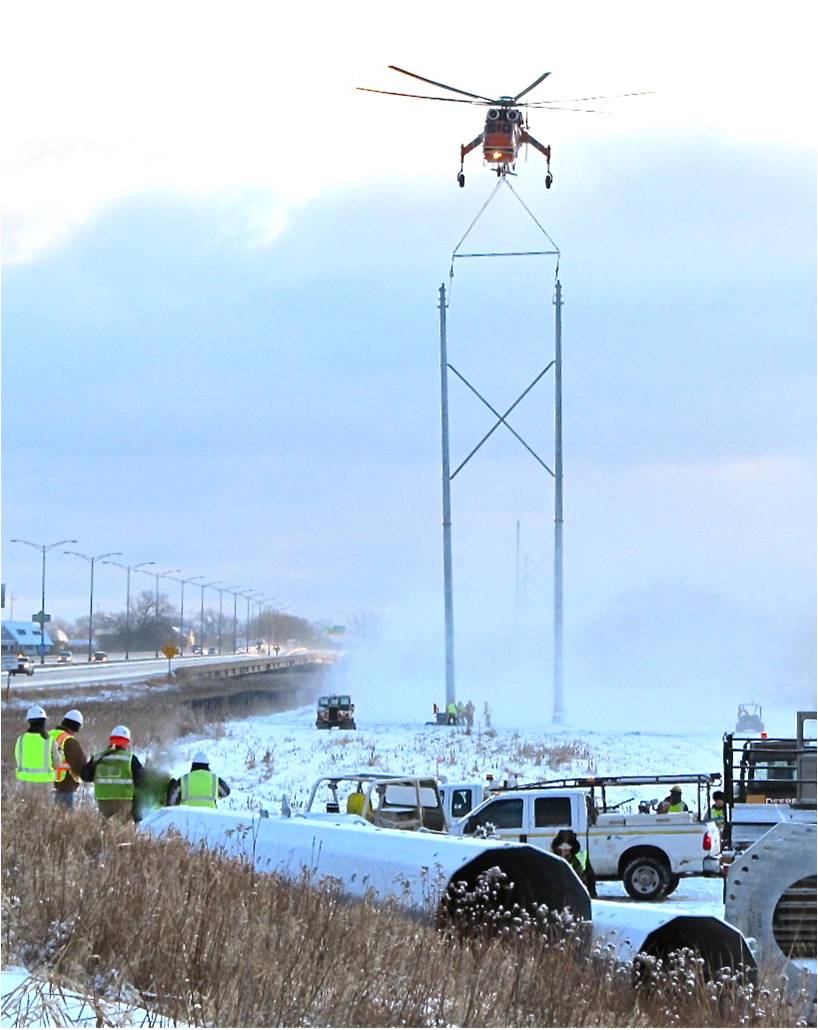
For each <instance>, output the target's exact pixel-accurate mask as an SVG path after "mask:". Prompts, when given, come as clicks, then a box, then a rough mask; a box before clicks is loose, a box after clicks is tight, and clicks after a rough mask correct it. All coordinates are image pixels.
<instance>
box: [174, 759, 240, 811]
mask: <svg viewBox="0 0 818 1030" xmlns="http://www.w3.org/2000/svg"><path fill="white" fill-rule="evenodd" d="M229 793H230V788H229V787H228V785H227V784H226V783H225V782H224V780H223V779H222V778H221V777H220V776H217V775H216V774H215V773H214V772H211V770H210V759H209V758H208V757H207V755H206V754H205V753H204V751H197V752H196V754H195V755H194V756H193V762H192V763H191V766H190V772H186V773H185V774H184V775H183V776H180V777H179V779H178V780H173V781H172V783H171V786H170V792H169V795H168V804H169V805H190V806H191V807H192V808H216V804H217V801H218V799H219V798H226V797H227V795H228V794H229Z"/></svg>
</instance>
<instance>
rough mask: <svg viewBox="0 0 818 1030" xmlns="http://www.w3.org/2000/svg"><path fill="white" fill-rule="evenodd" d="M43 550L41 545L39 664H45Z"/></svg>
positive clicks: (44, 550) (44, 549)
mask: <svg viewBox="0 0 818 1030" xmlns="http://www.w3.org/2000/svg"><path fill="white" fill-rule="evenodd" d="M45 552H46V548H45V545H43V592H42V603H41V604H40V615H41V618H40V665H45Z"/></svg>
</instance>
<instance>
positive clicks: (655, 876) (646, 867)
mask: <svg viewBox="0 0 818 1030" xmlns="http://www.w3.org/2000/svg"><path fill="white" fill-rule="evenodd" d="M622 883H623V884H624V885H625V890H626V891H627V892H628V894H630V896H631V897H632V898H633V899H634V901H656V899H657V898H661V897H662V896H663V895H665V894H667V892H668V887H669V885H670V870H669V869H668V867H667V863H665V862H663V861H662V860H661V859H658V858H654V856H653V855H642V856H641V857H639V858H633V859H631V861H630V862H628V864H627V865H626V866H625V869H624V871H623V873H622Z"/></svg>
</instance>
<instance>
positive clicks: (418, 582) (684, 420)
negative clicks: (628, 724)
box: [2, 2, 816, 715]
mask: <svg viewBox="0 0 818 1030" xmlns="http://www.w3.org/2000/svg"><path fill="white" fill-rule="evenodd" d="M408 10H409V9H407V11H408ZM813 29H814V27H813V25H812V15H811V5H809V4H806V3H803V4H801V3H792V4H785V5H782V6H781V7H779V8H776V12H775V16H773V13H772V11H771V9H770V8H769V7H768V6H766V5H765V6H762V5H761V4H721V5H718V7H715V8H714V7H713V5H705V4H696V3H694V4H686V5H684V6H681V5H678V6H673V7H671V6H669V5H657V4H655V3H651V4H637V3H630V4H627V5H616V6H614V5H603V4H571V5H568V4H545V3H523V4H522V5H517V6H516V7H515V8H514V13H513V14H511V13H505V12H504V11H502V10H501V9H500V8H498V7H497V6H496V5H489V4H481V3H477V4H475V3H472V4H469V5H467V6H464V5H448V6H446V7H444V6H443V5H440V4H431V3H416V4H414V5H412V7H411V14H408V13H407V14H403V15H398V13H397V12H396V9H395V8H393V7H391V6H390V5H384V4H370V3H359V4H356V5H354V7H352V8H351V9H350V8H349V7H346V8H344V9H342V8H340V7H339V6H338V5H335V4H318V5H315V4H313V5H310V7H309V9H304V10H301V9H299V10H298V11H296V10H291V11H289V13H287V12H285V13H281V10H280V9H279V7H276V10H275V13H273V10H272V8H271V6H270V5H268V4H250V3H245V4H237V5H230V6H229V7H227V6H225V5H223V4H212V3H201V2H198V3H195V4H187V3H175V4H173V5H167V4H159V3H143V4H140V5H138V6H137V5H130V6H129V5H111V4H107V3H105V4H96V3H83V4H79V5H63V4H53V5H52V4H39V3H32V4H26V5H17V6H16V9H15V10H13V11H11V12H10V13H7V16H6V25H5V32H4V43H3V54H2V58H3V60H2V76H3V89H4V96H5V98H6V117H5V128H4V132H3V148H4V158H3V163H4V172H5V176H4V178H5V186H4V233H3V257H4V270H3V287H4V288H3V326H2V328H3V387H4V391H3V402H4V403H3V430H4V434H3V445H4V446H3V508H4V511H3V516H4V517H3V579H4V581H5V582H6V584H7V590H8V591H11V592H13V594H14V596H15V598H16V600H15V602H14V614H15V617H26V618H27V617H29V616H30V614H31V613H32V612H34V611H36V610H38V609H39V606H40V602H39V590H40V577H39V558H38V555H37V554H36V553H35V552H34V551H32V550H30V549H29V548H26V547H23V546H21V545H18V544H10V543H9V540H10V538H12V537H23V538H26V539H29V540H33V541H37V542H51V541H54V540H59V539H61V538H63V537H75V538H76V539H77V540H78V544H77V545H76V549H78V550H81V551H84V552H86V553H89V554H90V553H95V554H96V553H100V552H102V551H109V550H114V551H122V552H123V554H124V559H123V560H128V561H131V562H142V561H154V562H156V566H155V567H156V568H157V569H159V570H164V569H170V568H175V567H179V568H181V569H183V571H184V572H185V574H187V575H191V576H195V575H199V574H201V575H203V576H205V577H206V578H207V579H208V580H221V581H222V583H223V584H225V585H230V586H233V585H238V586H240V587H243V588H246V589H248V590H251V589H252V590H258V591H264V592H266V594H267V595H268V596H269V595H271V596H274V597H275V598H277V599H278V601H279V603H280V604H282V605H288V606H289V607H290V608H291V610H292V611H294V612H297V613H299V614H304V615H305V616H307V617H309V618H327V619H330V620H332V621H335V622H345V621H347V620H348V619H349V617H350V613H352V612H354V611H358V610H367V611H371V612H373V613H375V614H376V615H377V616H378V617H379V619H380V621H381V627H382V641H383V644H384V648H385V649H386V650H388V653H389V655H390V661H392V662H393V663H394V664H395V666H396V669H393V670H392V672H391V673H390V675H392V676H393V678H392V680H391V682H393V683H397V682H398V681H399V679H395V678H394V677H400V676H405V677H406V679H407V681H410V682H411V683H412V684H414V685H417V687H418V690H419V692H420V693H419V696H421V697H422V699H423V703H424V706H425V704H426V700H427V697H426V695H427V694H428V703H429V705H430V704H431V701H432V700H433V699H434V698H435V697H436V696H437V695H438V694H439V693H440V690H441V689H442V688H440V686H439V685H440V683H441V676H442V671H441V664H440V663H441V654H442V582H441V581H442V572H441V531H440V521H441V515H440V413H439V378H438V375H439V369H438V335H437V328H438V322H437V317H438V316H437V310H436V303H437V291H438V287H439V285H440V283H441V282H443V281H446V280H447V277H448V272H449V264H450V255H451V252H452V249H453V247H454V245H455V244H456V243H457V241H458V240H459V239H460V237H461V236H462V234H463V233H464V232H465V230H466V228H467V227H468V225H469V223H470V222H471V220H472V219H473V218H474V216H475V215H476V214H477V212H478V210H479V209H480V207H481V205H482V204H483V202H484V201H485V199H486V197H487V196H488V195H489V193H490V191H491V189H492V188H493V185H494V181H495V180H494V178H493V176H492V174H491V171H490V170H489V169H486V168H483V167H482V164H481V160H480V157H479V152H477V153H475V154H472V155H471V156H470V158H469V159H467V165H466V178H467V185H466V188H465V189H463V190H460V189H458V188H457V185H456V183H455V174H456V172H457V170H458V167H459V145H460V144H461V143H462V142H466V141H468V140H470V139H472V138H473V137H474V136H475V135H476V134H477V133H478V132H479V131H480V130H481V128H482V118H483V109H482V108H477V107H471V106H469V105H461V104H434V103H431V102H422V101H415V100H403V99H399V98H391V97H379V96H374V95H371V94H366V93H359V92H355V90H354V87H355V86H356V85H365V86H372V87H376V88H383V89H396V90H408V91H409V92H414V91H417V92H427V90H426V89H425V88H424V87H422V86H421V84H419V83H414V82H413V80H410V79H407V78H405V77H403V76H400V75H397V74H396V73H394V72H391V71H388V70H387V68H386V66H387V65H388V64H396V65H399V66H401V67H405V68H408V69H410V70H412V71H417V72H418V73H419V74H421V75H426V76H429V77H431V78H433V79H438V80H440V81H443V82H446V83H450V84H451V85H454V86H457V87H459V88H462V89H464V90H467V91H470V92H476V93H480V94H486V95H496V94H508V93H510V94H514V93H517V92H519V91H520V90H521V89H522V88H523V87H524V86H525V85H527V84H528V83H529V82H530V81H532V80H533V79H535V78H536V77H537V76H538V75H539V74H541V73H542V72H543V71H545V70H548V69H550V70H551V72H552V75H551V77H550V78H549V79H548V80H546V82H545V83H543V84H542V86H540V87H539V88H538V90H537V92H536V94H533V96H534V97H535V98H536V99H540V98H541V99H562V98H574V97H588V96H597V95H599V94H606V95H608V94H617V93H626V92H630V91H634V90H653V91H655V93H654V95H653V96H645V97H633V98H627V99H619V100H613V101H604V102H601V103H594V104H593V105H591V106H597V107H601V108H603V109H604V110H606V111H610V112H612V113H611V114H609V115H608V114H600V115H596V114H576V113H564V112H563V113H561V112H547V111H535V112H532V115H531V131H532V133H533V134H534V135H535V136H537V137H538V138H539V139H540V140H542V142H544V143H550V144H551V146H552V151H553V158H552V170H553V172H554V176H555V183H554V187H553V188H552V189H551V190H550V191H546V190H545V189H544V187H543V176H544V168H543V165H542V159H541V158H540V156H539V155H537V154H536V153H532V154H531V155H530V156H529V158H528V160H527V161H524V162H521V163H520V164H519V165H518V172H519V175H518V177H517V178H516V179H515V180H514V187H515V189H516V190H517V191H518V193H519V194H520V196H521V197H522V198H523V199H524V200H525V202H526V203H527V204H528V206H529V207H530V208H531V209H532V211H533V212H534V213H535V214H536V216H537V218H538V220H539V221H540V222H541V223H542V224H543V225H544V226H545V227H546V228H547V230H548V233H549V234H550V236H551V237H552V238H553V240H554V241H555V242H556V243H557V245H558V247H559V249H560V251H561V262H560V278H561V281H562V285H563V291H564V300H565V307H564V309H563V346H564V361H565V371H564V402H565V411H564V424H565V515H566V523H565V527H566V528H565V547H566V558H565V589H566V647H567V659H566V660H567V667H568V671H567V681H566V692H567V695H568V703H569V710H570V709H572V708H573V710H574V711H575V712H576V710H577V708H578V707H580V708H581V707H582V704H583V702H582V701H580V698H581V697H583V695H592V696H593V697H594V698H597V697H599V698H602V699H605V698H611V699H613V700H614V702H616V700H617V699H619V698H622V697H625V696H627V697H628V698H630V699H632V700H633V703H634V705H636V706H637V708H638V707H644V709H645V710H648V711H651V712H655V711H657V710H658V711H659V712H660V713H662V714H663V715H664V713H665V712H666V711H667V706H668V701H669V699H672V698H678V697H680V696H687V697H691V696H692V695H691V694H690V691H691V690H693V691H694V692H695V691H699V693H698V694H695V696H696V698H698V699H699V700H700V701H701V703H702V704H706V703H707V702H708V699H710V698H712V697H713V696H714V694H713V691H721V692H722V694H723V696H724V699H725V704H726V705H728V706H731V705H734V703H735V702H736V701H738V700H751V699H760V700H764V701H766V702H767V703H773V700H774V699H775V698H776V697H778V698H779V700H781V699H783V700H782V703H786V704H790V703H791V702H793V703H801V702H802V701H803V700H805V699H807V698H809V697H810V696H811V691H812V683H813V677H814V658H815V466H814V443H815V272H816V266H815V182H816V180H815V151H814V138H813V127H814V125H815V123H816V118H815V115H816V112H815V107H814V101H813V100H812V97H813V95H814V92H815V86H816V83H815V74H814V52H813V48H814V31H813ZM415 86H419V87H421V88H419V89H417V90H415ZM429 92H436V91H435V90H429ZM579 106H583V105H581V104H580V105H579ZM584 106H588V105H584ZM474 240H475V243H479V244H481V245H483V244H484V245H486V248H487V249H498V248H499V249H503V248H509V249H518V248H523V249H525V248H528V247H529V245H532V244H536V243H537V242H538V241H537V230H536V228H535V227H532V225H531V223H529V222H528V221H527V219H526V216H525V213H524V212H523V211H522V210H521V208H520V207H519V206H518V205H516V203H515V202H514V198H513V197H512V196H511V194H510V193H508V191H505V190H502V191H501V193H500V194H499V195H498V197H497V199H496V200H495V201H494V202H493V203H492V205H491V206H490V208H489V209H488V210H487V212H486V215H485V216H484V218H483V219H481V221H480V222H479V223H478V226H477V227H476V228H475V231H474ZM456 273H457V274H456V278H455V280H454V293H453V296H452V304H451V308H450V311H449V333H450V340H449V343H450V360H451V361H452V363H453V364H454V365H456V366H457V367H458V369H460V370H461V371H462V372H463V373H464V374H465V375H466V376H467V377H468V378H469V379H470V380H471V381H472V382H473V383H474V385H475V386H476V387H477V388H478V389H480V391H481V392H483V393H484V395H486V396H487V397H488V399H489V400H490V401H491V402H492V404H494V405H495V406H496V407H498V408H500V409H504V408H505V407H507V406H508V405H509V404H511V403H512V401H513V400H514V399H515V398H516V397H517V396H518V394H519V393H520V392H522V390H523V389H524V388H525V387H526V386H527V385H528V383H529V382H530V381H531V379H532V378H533V377H534V376H535V375H536V374H537V373H538V372H539V371H540V370H541V369H542V368H543V367H544V366H545V365H546V364H547V362H548V361H549V360H550V358H551V356H552V353H553V307H552V303H551V302H552V290H553V280H554V265H553V262H552V261H550V259H536V260H535V259H531V260H528V259H526V260H522V259H521V260H516V259H503V260H502V261H500V260H497V261H493V262H490V261H486V262H473V263H468V262H461V263H460V264H459V265H458V267H457V268H456ZM552 400H553V379H552V378H551V377H550V375H549V376H546V377H545V379H544V380H543V381H542V382H541V383H540V384H539V385H538V386H537V387H536V388H535V389H534V390H533V391H532V393H531V395H530V396H529V397H528V398H527V399H526V401H525V402H524V403H523V405H521V407H520V409H518V412H515V416H514V423H513V424H514V426H515V428H516V429H517V430H518V431H519V432H520V433H521V434H522V435H523V436H524V437H525V439H526V440H527V441H528V442H529V443H530V444H531V446H532V447H534V449H535V450H537V451H538V452H539V453H541V454H542V455H543V456H544V457H546V460H548V459H549V458H550V456H551V454H552V453H553V439H552V422H553V409H552ZM451 404H452V413H451V414H452V456H453V460H454V462H455V464H456V463H458V462H459V461H460V460H461V459H462V457H464V456H465V454H467V453H468V451H469V450H470V449H471V448H472V446H474V444H475V443H476V442H477V440H478V439H479V438H480V437H481V436H482V434H483V433H484V432H485V431H486V430H487V429H488V428H490V426H491V424H492V421H493V419H492V416H491V415H490V414H489V413H488V412H487V411H486V410H485V409H482V408H481V406H480V405H479V402H477V400H476V399H475V398H474V397H473V396H472V395H471V394H470V393H469V392H468V391H467V390H466V389H465V387H463V386H462V384H460V383H459V382H452V383H451ZM453 505H454V552H455V606H456V619H457V634H458V670H459V675H460V677H461V678H460V683H461V685H462V691H463V693H475V694H480V696H482V695H483V694H486V693H487V692H490V691H491V690H492V689H493V688H495V689H496V685H497V684H498V682H501V681H503V682H505V683H507V685H508V691H507V693H508V703H509V704H510V705H511V704H516V703H517V700H515V699H520V698H523V699H525V700H526V703H529V702H530V703H531V704H534V705H537V706H541V708H542V710H543V711H547V710H550V697H549V690H550V687H549V679H550V673H549V669H550V617H551V616H550V592H551V576H550V562H551V554H552V551H551V548H552V544H551V533H552V517H553V495H552V482H551V481H550V479H549V478H548V477H547V476H546V475H545V474H543V472H542V470H541V469H540V468H539V466H538V465H537V464H536V463H535V462H534V461H533V459H531V457H530V456H529V455H527V454H526V453H525V452H524V451H523V450H522V449H521V448H520V446H519V444H517V442H516V441H515V440H514V439H513V438H512V437H511V436H510V434H508V433H500V432H498V433H495V434H494V436H493V437H492V439H491V440H490V441H489V443H488V444H487V445H486V446H485V447H484V448H483V449H482V450H481V451H480V453H479V455H478V456H477V457H476V458H475V459H474V461H472V462H471V463H470V464H469V466H468V467H467V469H465V470H464V472H463V473H462V474H461V475H460V476H458V478H457V479H456V480H455V483H454V488H453ZM518 520H519V522H520V525H521V552H520V562H521V568H522V570H523V571H528V572H529V575H528V577H527V580H526V582H525V584H520V586H519V588H517V586H516V581H515V565H516V552H515V527H516V523H517V521H518ZM61 550H62V549H61V548H60V549H57V550H56V551H55V552H54V553H53V554H52V555H51V556H50V557H49V561H48V590H47V604H46V607H47V610H48V611H49V612H51V613H52V614H54V615H60V616H62V617H65V618H75V617H76V616H78V615H80V614H81V613H82V612H83V611H84V610H85V608H86V607H87V587H88V575H87V572H88V570H87V567H86V566H85V564H84V563H82V562H80V561H79V560H78V559H72V558H68V557H64V556H63V555H62V554H61V553H60V552H61ZM535 566H536V568H535ZM141 578H142V577H135V580H134V587H135V588H136V586H137V583H138V580H139V579H141ZM124 579H125V577H124V574H123V573H121V572H119V570H116V569H105V570H101V572H100V575H99V577H98V582H97V586H98V599H99V602H100V604H101V605H102V607H103V608H117V607H122V605H123V602H124V588H125V583H124ZM150 582H151V581H149V580H147V579H144V582H143V583H142V586H143V587H146V586H149V585H150ZM175 590H176V588H175V587H174V594H173V595H172V596H174V598H175ZM515 595H516V603H515ZM195 596H196V599H197V602H198V591H197V592H196V595H195ZM208 603H209V604H211V605H212V604H214V603H216V599H215V596H214V595H211V596H210V597H209V599H208ZM515 611H516V618H515ZM8 615H9V610H8V608H7V609H6V610H5V612H4V616H5V617H8ZM512 654H514V655H517V656H518V657H519V656H521V655H522V658H521V659H520V661H519V662H517V661H516V660H515V661H514V662H512V661H511V659H510V657H509V656H510V655H512ZM512 667H513V670H514V671H513V673H512V672H510V671H509V670H510V669H511V668H512ZM379 668H381V669H382V670H385V669H386V664H384V665H382V666H380V667H379ZM384 675H386V673H385V672H384ZM387 678H388V677H387ZM504 678H505V679H504ZM685 692H686V693H685ZM745 695H746V696H745ZM672 707H673V705H672V704H671V709H672Z"/></svg>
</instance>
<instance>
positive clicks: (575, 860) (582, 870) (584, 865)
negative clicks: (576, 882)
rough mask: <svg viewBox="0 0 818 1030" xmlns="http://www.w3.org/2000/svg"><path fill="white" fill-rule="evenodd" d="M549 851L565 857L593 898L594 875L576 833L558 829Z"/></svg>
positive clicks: (594, 894) (594, 893)
mask: <svg viewBox="0 0 818 1030" xmlns="http://www.w3.org/2000/svg"><path fill="white" fill-rule="evenodd" d="M551 851H552V852H553V854H555V855H559V856H560V858H564V859H565V861H566V862H567V863H568V865H570V866H571V868H572V869H573V870H574V872H575V873H576V874H577V876H578V877H579V878H580V880H582V882H583V883H584V884H585V887H586V888H587V890H588V893H589V894H590V895H591V897H592V898H595V897H596V875H595V874H594V870H593V867H592V866H591V862H590V859H589V858H588V852H587V851H584V850H583V849H582V846H581V845H580V842H579V838H578V837H577V835H576V833H574V831H573V830H560V831H559V833H558V834H557V835H556V837H555V838H554V839H553V840H552V841H551Z"/></svg>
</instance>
